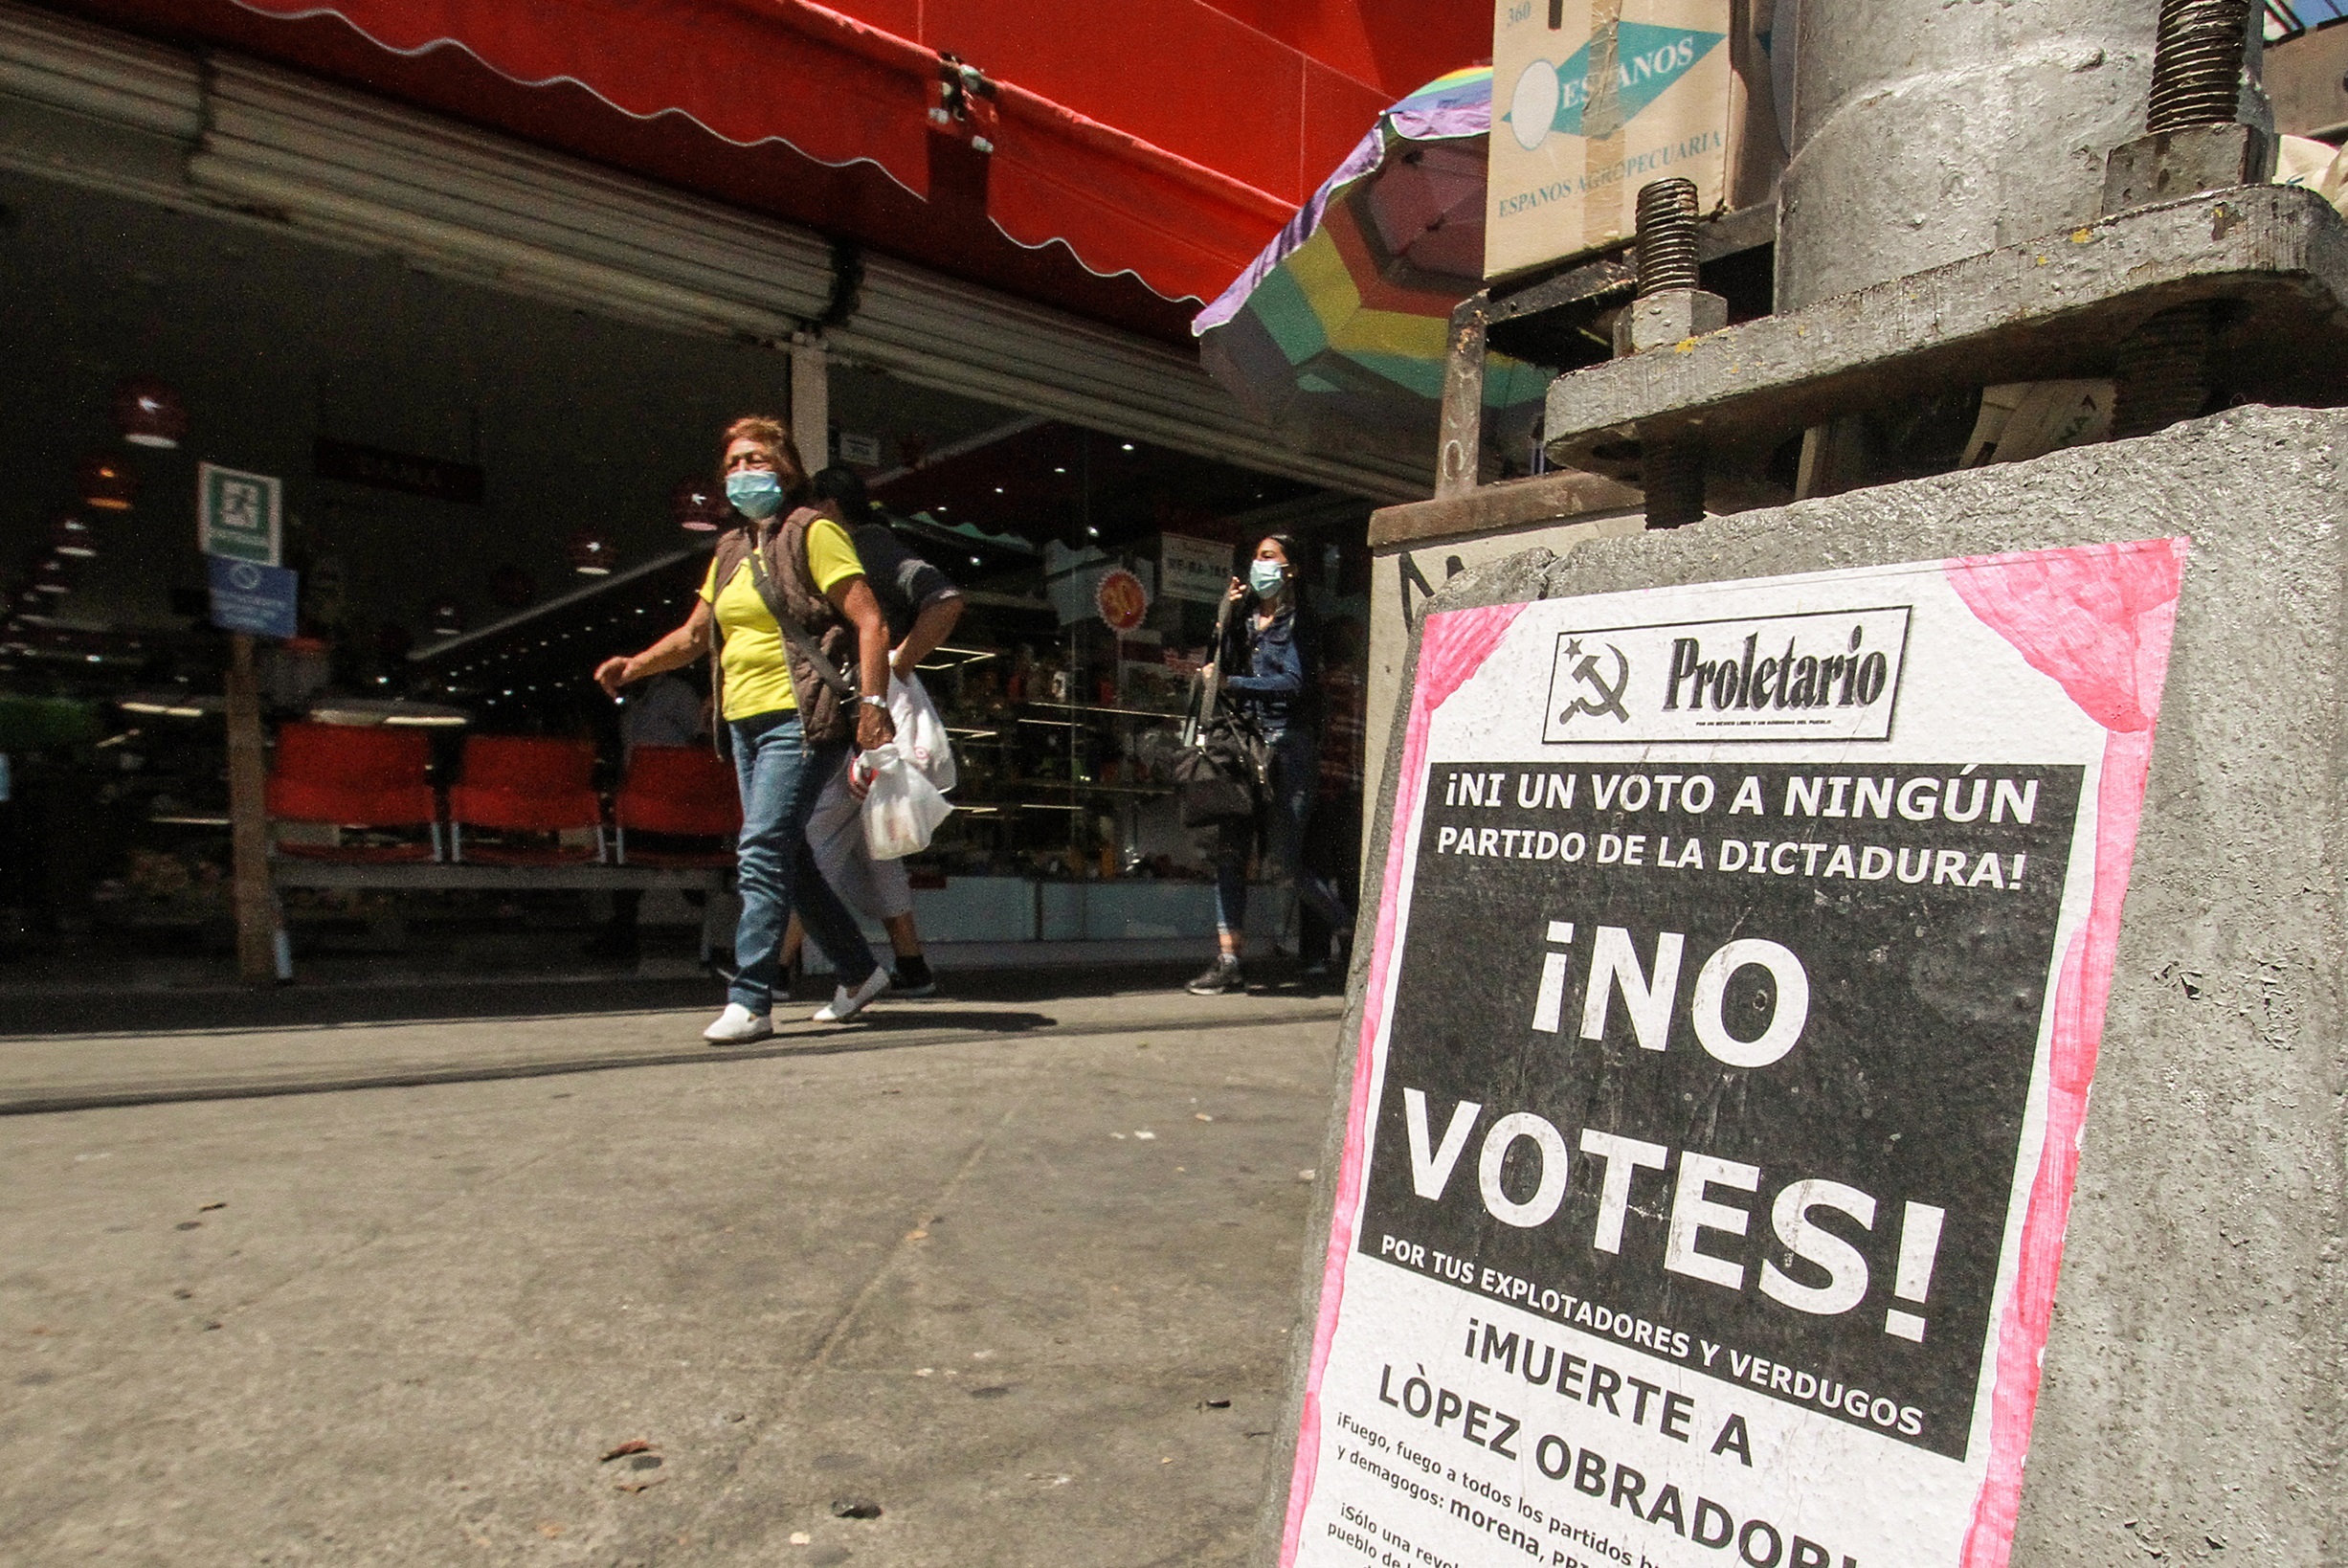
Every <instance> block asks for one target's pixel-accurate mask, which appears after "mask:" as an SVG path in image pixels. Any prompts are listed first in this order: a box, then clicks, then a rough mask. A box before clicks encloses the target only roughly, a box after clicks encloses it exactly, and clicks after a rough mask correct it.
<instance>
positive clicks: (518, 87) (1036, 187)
mask: <svg viewBox="0 0 2348 1568" xmlns="http://www.w3.org/2000/svg"><path fill="white" fill-rule="evenodd" d="M852 3H857V4H858V6H859V9H861V10H864V11H882V12H886V11H890V10H892V9H894V10H903V11H906V12H908V17H907V25H908V26H909V27H910V29H911V30H913V31H916V32H918V31H921V27H922V24H921V21H920V15H921V12H920V11H917V10H916V9H915V8H914V7H912V6H910V5H906V4H902V3H897V0H852ZM1174 5H1180V6H1189V7H1191V9H1192V10H1194V11H1199V10H1201V9H1202V8H1198V7H1196V5H1195V4H1194V3H1193V0H1172V4H1170V5H1169V7H1168V8H1167V9H1169V10H1172V9H1174ZM76 9H78V10H81V11H88V12H92V13H95V14H97V15H100V16H102V17H105V18H107V19H110V20H115V21H118V22H121V21H127V22H130V23H133V24H134V25H136V26H138V27H139V28H140V29H141V30H143V31H145V32H149V33H154V34H164V35H167V36H174V37H178V38H183V39H187V40H189V41H192V42H210V43H222V44H227V45H230V46H232V47H235V48H238V49H241V50H245V51H248V52H251V53H253V54H256V55H258V56H263V57H266V58H271V59H275V60H278V61H280V62H281V63H285V64H288V65H292V66H295V67H297V68H301V69H306V70H310V71H314V72H317V73H319V74H322V75H325V76H328V77H333V78H341V79H344V80H348V81H352V82H355V83H357V84H360V85H363V86H369V87H372V88H375V89H376V90H378V91H382V92H386V93H388V94H391V95H392V96H394V97H398V98H401V99H404V100H407V101H413V102H417V103H421V104H425V105H427V106H429V107H433V108H436V109H438V110H440V111H442V112H446V113H451V114H455V115H457V116H459V117H460V118H463V119H466V120H469V121H472V122H474V123H482V124H487V125H490V126H494V127H496V128H500V129H504V130H508V131H512V132H515V133H517V134H520V135H523V136H526V137H527V138H529V139H531V140H533V141H536V142H539V143H540V144H542V145H550V146H558V147H563V148H566V149H568V150H571V151H575V152H579V153H582V154H584V155H586V156H589V157H592V158H595V159H598V160H599V161H603V162H606V163H610V164H615V165H617V166H619V167H623V168H632V169H635V170H637V171H638V172H642V173H645V174H648V175H651V176H653V177H655V178H659V179H661V180H663V181H665V182H668V183H672V184H676V185H679V186H682V187H684V188H686V189H692V190H701V191H703V192H704V193H707V194H710V195H714V196H718V197H720V198H722V199H725V200H728V201H732V202H735V203H737V204H740V205H743V206H748V207H752V208H756V209H760V210H764V211H768V212H771V213H777V214H779V215H783V216H788V217H792V218H795V219H797V220H798V221H801V222H804V223H807V224H809V225H811V226H813V227H816V228H817V229H820V230H823V231H826V232H829V233H832V234H836V235H841V236H843V237H848V238H855V239H859V240H863V241H867V242H869V243H872V244H874V245H876V246H879V247H880V248H882V249H884V250H890V251H894V252H896V253H898V254H901V255H906V256H908V257H910V258H914V259H917V260H923V261H927V262H928V263H930V264H932V265H936V266H939V267H940V268H941V269H942V270H945V271H948V272H950V273H953V274H955V275H957V276H961V277H965V278H971V279H973V280H977V281H981V282H988V283H992V284H995V286H998V287H1004V288H1007V289H1010V290H1012V291H1014V292H1017V293H1020V294H1024V295H1026V296H1028V297H1030V298H1035V299H1040V300H1044V301H1047V302H1052V303H1055V304H1060V305H1062V306H1064V307H1066V308H1071V309H1076V310H1078V311H1080V312H1083V313H1085V314H1089V315H1093V316H1095V317H1098V318H1101V319H1107V320H1111V321H1115V322H1117V323H1119V324H1120V325H1127V326H1129V327H1133V328H1136V329H1139V330H1143V331H1146V332H1150V333H1152V335H1158V336H1163V337H1167V338H1170V339H1174V338H1177V337H1179V336H1180V335H1182V334H1181V328H1182V325H1183V324H1184V322H1185V321H1186V320H1187V316H1188V311H1189V310H1190V309H1191V308H1195V305H1196V302H1197V301H1200V300H1205V299H1212V298H1213V297H1214V296H1215V295H1216V293H1217V292H1219V290H1220V289H1221V288H1222V287H1223V286H1224V285H1225V284H1226V283H1228V282H1229V281H1230V280H1231V279H1232V278H1233V277H1234V276H1236V275H1237V274H1238V273H1239V271H1240V270H1241V268H1242V267H1244V266H1245V265H1246V264H1247V262H1248V261H1249V259H1250V258H1253V257H1254V255H1255V254H1256V253H1257V252H1258V251H1259V250H1261V249H1262V248H1263V244H1264V243H1265V241H1266V240H1267V239H1268V238H1269V237H1270V236H1271V235H1273V234H1275V233H1276V232H1277V231H1278V230H1279V228H1280V226H1281V224H1282V223H1284V222H1285V221H1286V219H1287V217H1288V216H1289V214H1290V213H1292V212H1293V210H1294V205H1295V201H1296V197H1295V195H1294V194H1293V193H1292V192H1287V191H1285V190H1284V191H1271V190H1263V189H1260V188H1259V187H1258V186H1256V185H1254V184H1251V183H1249V182H1248V181H1246V180H1243V179H1241V178H1238V177H1235V176H1234V175H1232V174H1230V173H1226V172H1223V171H1221V170H1219V169H1218V168H1210V167H1208V166H1207V165H1206V164H1204V163H1201V162H1198V161H1196V159H1194V158H1191V157H1186V156H1183V155H1181V154H1178V153H1176V152H1174V151H1170V150H1168V149H1167V148H1166V147H1165V146H1160V145H1158V144H1156V143H1154V142H1152V141H1149V140H1145V139H1143V138H1142V137H1141V136H1138V135H1134V134H1130V133H1129V132H1127V131H1124V130H1120V129H1117V128H1115V127H1113V126H1111V125H1108V124H1105V123H1102V122H1100V121H1099V120H1096V119H1093V118H1089V117H1087V116H1086V115H1085V114H1082V113H1079V112H1077V111H1076V110H1075V109H1072V108H1070V107H1068V106H1066V104H1065V103H1064V102H1062V101H1056V100H1055V99H1052V98H1046V97H1044V96H1042V95H1041V94H1040V93H1038V92H1035V91H1032V90H1030V89H1028V88H1027V87H1024V86H1022V85H1020V84H1019V83H1018V82H1017V80H997V79H992V78H984V84H983V86H981V85H979V84H978V78H970V77H968V76H966V75H964V74H962V73H959V72H957V70H956V68H955V66H954V64H953V63H951V62H950V60H949V59H948V57H947V56H942V55H940V54H939V53H938V52H937V51H935V50H933V49H931V48H929V47H927V46H926V45H924V44H922V43H918V42H914V41H912V40H911V39H908V38H907V37H905V36H902V35H900V34H897V33H893V32H890V31H887V30H885V29H883V28H882V27H877V26H874V25H872V24H870V23H868V22H865V21H860V20H858V19H856V18H855V17H852V16H849V15H846V14H844V13H842V12H841V11H835V10H832V9H830V8H827V7H824V6H819V5H814V4H810V3H808V0H566V3H565V4H564V5H561V6H548V5H516V4H512V3H511V0H330V3H329V4H326V5H320V4H316V3H314V0H79V3H78V4H77V6H76ZM941 9H944V8H940V7H939V6H937V5H936V4H935V0H932V3H931V5H930V10H932V11H939V10H941ZM1042 9H1043V10H1046V11H1048V10H1049V9H1050V8H1049V7H1045V8H1042ZM1145 9H1146V8H1145ZM1210 14H1211V13H1210ZM1027 20H1028V22H1029V23H1030V24H1031V27H1030V31H1031V32H1032V31H1034V28H1033V26H1032V24H1033V23H1034V21H1035V19H1034V18H1028V19H1027ZM1044 20H1046V21H1048V20H1050V18H1048V17H1046V18H1044ZM1102 25H1103V24H1102V23H1101V22H1100V21H1099V20H1098V19H1097V18H1096V19H1095V20H1094V21H1093V23H1092V28H1093V29H1094V31H1093V32H1092V34H1091V35H1092V37H1093V38H1094V39H1095V40H1100V41H1106V39H1107V34H1103V33H1101V32H1099V31H1098V30H1099V29H1100V28H1101V27H1102ZM1118 27H1119V31H1120V32H1122V31H1123V30H1124V24H1123V23H1122V22H1121V23H1119V24H1118ZM929 31H930V33H932V34H935V33H936V32H937V31H938V28H937V26H936V25H935V19H934V18H933V22H932V26H931V27H930V29H929ZM1247 36H1249V37H1252V38H1261V39H1263V44H1264V45H1265V47H1266V48H1267V49H1268V50H1272V51H1277V52H1279V53H1280V54H1281V55H1282V56H1284V57H1286V59H1288V60H1291V61H1294V62H1301V63H1302V65H1303V66H1305V67H1308V68H1309V69H1308V70H1302V71H1300V70H1297V69H1296V68H1295V66H1293V65H1291V66H1290V67H1287V69H1289V70H1290V73H1291V75H1292V76H1293V77H1294V78H1295V80H1296V86H1295V88H1294V91H1293V94H1292V96H1294V97H1295V98H1296V99H1298V101H1300V102H1301V101H1302V99H1303V96H1304V93H1305V90H1306V87H1307V86H1308V85H1309V84H1311V83H1313V82H1316V81H1318V80H1319V78H1332V79H1334V73H1331V72H1329V71H1328V70H1326V69H1325V68H1322V67H1319V66H1317V65H1315V64H1313V63H1312V62H1310V61H1308V60H1305V59H1304V57H1303V56H1300V55H1296V54H1295V53H1294V52H1293V51H1290V50H1288V49H1287V46H1286V45H1283V44H1279V43H1277V42H1276V41H1274V40H1270V39H1268V38H1263V35H1262V34H1254V33H1252V32H1249V33H1248V34H1247ZM981 41H982V42H1000V43H1002V44H1004V45H1006V46H1007V45H1008V43H1009V42H1010V41H1011V40H1009V39H1007V38H1005V39H1000V40H997V39H992V38H989V39H982V40H981ZM984 63H988V62H974V64H984ZM1045 63H1046V65H1047V66H1049V65H1051V64H1052V63H1054V62H1045ZM1128 69H1131V70H1132V71H1133V72H1134V73H1135V74H1134V75H1132V76H1131V77H1130V78H1121V77H1118V76H1117V75H1116V73H1118V72H1122V71H1126V70H1128ZM1045 74H1046V75H1047V76H1048V75H1049V74H1050V73H1049V70H1048V69H1047V70H1046V71H1045ZM1063 75H1064V72H1063ZM1181 77H1182V72H1181V71H1180V70H1179V69H1175V70H1172V71H1169V72H1166V73H1164V74H1160V75H1152V74H1151V73H1150V72H1149V71H1147V70H1145V69H1143V68H1141V67H1139V66H1136V65H1133V64H1132V62H1126V63H1124V64H1120V63H1118V62H1117V61H1116V60H1114V59H1113V58H1112V59H1109V60H1107V61H1105V62H1104V65H1103V67H1102V70H1101V71H1100V72H1098V73H1094V74H1093V75H1092V76H1091V77H1089V78H1087V79H1086V80H1085V82H1081V83H1079V85H1080V86H1092V87H1095V88H1097V90H1096V91H1095V92H1094V95H1093V96H1094V98H1095V99H1096V100H1097V101H1103V102H1115V101H1127V100H1130V99H1131V98H1132V96H1133V95H1136V94H1146V93H1165V92H1172V91H1179V90H1180V89H1179V82H1180V79H1181ZM966 81H968V82H969V83H970V85H971V87H972V88H973V89H974V90H972V91H963V92H961V93H960V96H959V98H958V99H957V90H958V89H959V88H960V87H961V86H962V84H963V83H964V82H966ZM1127 82H1129V86H1128V85H1124V84H1125V83H1127ZM1054 85H1055V87H1056V88H1061V87H1062V83H1061V82H1059V81H1058V80H1055V82H1054ZM1316 91H1317V92H1318V95H1319V96H1318V101H1319V102H1320V104H1321V109H1322V113H1323V115H1324V117H1325V118H1329V119H1331V122H1332V123H1331V131H1330V133H1329V134H1325V135H1323V136H1321V137H1320V140H1331V139H1332V137H1333V136H1334V134H1335V132H1336V130H1337V129H1338V128H1339V127H1340V126H1342V127H1343V131H1344V135H1345V137H1346V138H1347V144H1346V145H1350V140H1351V139H1352V138H1353V137H1357V136H1358V134H1359V126H1358V125H1357V124H1353V121H1355V120H1356V119H1361V118H1363V117H1362V116H1360V115H1356V114H1355V113H1354V112H1353V111H1354V108H1355V105H1353V103H1352V101H1351V100H1352V98H1353V97H1354V96H1360V97H1362V98H1363V99H1364V100H1365V101H1369V102H1371V103H1372V104H1373V107H1372V108H1371V109H1370V110H1369V111H1367V112H1371V113H1374V112H1375V101H1376V100H1377V93H1376V91H1375V90H1374V89H1369V88H1364V87H1360V86H1359V85H1358V84H1355V83H1353V82H1351V81H1350V80H1347V81H1345V82H1344V90H1343V91H1341V92H1340V91H1336V90H1333V89H1330V88H1328V87H1327V86H1326V85H1323V86H1321V87H1319V88H1317V89H1316ZM1119 93H1122V94H1123V95H1124V97H1123V98H1119V97H1118V96H1117V95H1118V94H1119ZM1213 107H1214V110H1215V113H1216V116H1217V118H1221V117H1224V116H1226V115H1227V113H1228V106H1227V105H1222V104H1216V105H1214V106H1213ZM1291 107H1293V106H1291ZM613 111H617V112H616V113H614V112H613ZM941 114H943V115H944V116H945V118H944V119H943V121H941V120H940V118H939V117H940V115H941ZM1201 117H1202V114H1201V112H1193V113H1192V114H1191V115H1190V118H1189V119H1188V120H1187V121H1179V120H1178V121H1176V122H1174V128H1175V129H1177V130H1193V129H1195V127H1196V125H1197V123H1198V122H1199V120H1200V119H1201ZM1290 118H1291V119H1294V120H1298V121H1299V122H1300V123H1301V118H1302V116H1301V110H1299V111H1298V112H1297V113H1296V114H1294V115H1291V116H1290ZM1364 123H1366V120H1365V121H1364ZM1230 134H1231V136H1232V137H1233V138H1235V139H1238V140H1237V141H1235V142H1234V146H1235V149H1236V148H1237V147H1238V146H1239V143H1240V142H1241V141H1244V140H1245V139H1246V138H1248V137H1249V136H1250V135H1252V134H1253V133H1252V132H1251V129H1250V127H1248V126H1246V125H1244V124H1235V125H1233V126H1231V128H1230ZM1300 135H1301V131H1300V129H1299V128H1298V126H1297V125H1291V126H1290V127H1289V129H1288V132H1287V137H1288V141H1287V146H1288V147H1289V151H1288V152H1287V153H1286V154H1283V155H1281V156H1283V157H1286V158H1287V159H1289V160H1291V161H1293V162H1294V163H1296V165H1297V166H1298V167H1299V168H1300V169H1301V168H1303V167H1304V165H1305V164H1306V163H1307V162H1308V161H1312V162H1317V161H1318V155H1317V153H1314V152H1303V153H1300V152H1299V151H1298V150H1297V149H1298V146H1299V142H1298V137H1299V136H1300ZM710 137H714V138H716V139H718V141H717V143H715V144H713V143H712V142H711V141H710V140H709V138H710ZM1190 140H1191V141H1192V143H1193V144H1194V145H1195V146H1197V147H1198V148H1199V149H1200V150H1206V149H1208V148H1209V147H1210V146H1211V145H1212V139H1211V138H1201V137H1199V136H1197V135H1196V134H1194V135H1192V136H1191V137H1190ZM718 144H723V145H718ZM1246 150H1247V151H1248V152H1249V153H1250V154H1251V155H1256V156H1258V157H1259V162H1260V167H1266V168H1268V167H1270V165H1268V164H1262V161H1261V153H1262V150H1263V149H1262V146H1261V140H1260V138H1259V139H1258V140H1257V141H1256V142H1254V143H1250V144H1249V145H1248V146H1247V148H1246ZM1240 161H1241V162H1244V160H1243V159H1241V160H1240ZM1278 161H1279V160H1278V159H1277V158H1276V159H1274V160H1272V163H1273V164H1276V163H1277V162H1278ZM1300 177H1301V176H1300ZM1314 177H1315V178H1317V175H1315V176H1314ZM1284 183H1286V182H1284ZM980 213H983V214H984V216H985V217H986V218H988V219H990V220H991V227H992V229H993V230H994V231H995V234H985V233H979V234H973V227H972V224H971V222H970V220H971V218H973V217H974V216H977V215H978V214H980ZM997 236H999V237H997ZM1137 283H1138V284H1139V285H1140V287H1136V284H1137ZM1144 289H1146V290H1147V291H1148V292H1147V293H1146V294H1145V293H1144V292H1143V290H1144Z"/></svg>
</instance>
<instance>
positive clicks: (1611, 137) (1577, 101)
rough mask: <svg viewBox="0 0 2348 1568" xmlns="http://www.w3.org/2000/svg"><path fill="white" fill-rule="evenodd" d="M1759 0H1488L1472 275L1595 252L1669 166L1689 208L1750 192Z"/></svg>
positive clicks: (1762, 86) (1613, 241)
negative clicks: (1485, 152) (1480, 264)
mask: <svg viewBox="0 0 2348 1568" xmlns="http://www.w3.org/2000/svg"><path fill="white" fill-rule="evenodd" d="M1765 9H1770V8H1768V6H1767V0H1760V3H1758V4H1753V3H1747V0H1498V3H1497V6H1496V8H1495V11H1494V13H1493V30H1492V134H1491V153H1490V158H1491V167H1490V173H1489V178H1488V179H1487V183H1486V189H1485V220H1486V221H1485V239H1484V274H1485V276H1486V277H1487V278H1504V277H1507V276H1509V275H1510V274H1513V273H1519V272H1523V271H1525V270H1526V269H1527V268H1530V267H1535V266H1539V265H1541V264H1543V263H1545V262H1550V261H1555V260H1559V259H1562V258H1568V257H1573V256H1577V255H1580V254H1582V253H1585V252H1590V251H1598V250H1603V249H1606V248H1608V247H1610V246H1614V245H1618V244H1620V243H1621V242H1622V241H1623V240H1625V239H1627V238H1629V237H1630V235H1632V233H1633V232H1634V230H1635V229H1636V227H1637V224H1636V217H1635V213H1636V209H1637V200H1638V193H1639V188H1640V187H1641V186H1643V185H1645V184H1647V183H1648V182H1649V181H1652V180H1660V179H1665V178H1667V177H1669V176H1671V175H1682V176H1685V177H1686V178H1688V179H1691V180H1693V181H1695V182H1696V191H1697V205H1698V211H1700V212H1704V213H1711V212H1715V211H1718V210H1719V209H1721V208H1723V207H1724V206H1731V205H1734V206H1743V205H1746V204H1748V203H1749V202H1751V201H1755V200H1766V199H1768V197H1769V194H1770V193H1771V192H1772V191H1773V190H1774V187H1775V183H1776V177H1777V173H1778V168H1781V167H1782V165H1783V162H1784V156H1783V152H1782V150H1781V149H1780V148H1779V146H1778V129H1777V123H1776V115H1775V113H1774V111H1773V110H1771V109H1770V108H1769V106H1768V99H1767V93H1768V82H1769V70H1768V62H1767V58H1766V56H1764V55H1762V54H1761V53H1760V50H1761V48H1762V47H1764V46H1765V43H1766V40H1767V39H1768V37H1769V33H1768V31H1767V28H1766V22H1767V20H1768V18H1767V17H1765V16H1763V17H1759V18H1756V17H1755V11H1760V10H1765Z"/></svg>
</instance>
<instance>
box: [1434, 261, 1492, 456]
mask: <svg viewBox="0 0 2348 1568" xmlns="http://www.w3.org/2000/svg"><path fill="white" fill-rule="evenodd" d="M1490 308H1491V296H1489V295H1488V294H1471V295H1469V296H1468V297H1467V298H1466V299H1465V300H1462V301H1461V302H1459V306H1458V308H1457V309H1455V310H1453V311H1452V312H1451V347H1450V351H1449V352H1448V353H1447V354H1446V355H1445V356H1444V359H1443V406H1442V426H1441V428H1440V429H1439V430H1438V432H1437V433H1436V437H1435V452H1436V458H1435V494H1436V497H1437V498H1438V499H1439V500H1440V499H1442V498H1443V497H1446V496H1458V495H1465V494H1466V493H1467V492H1468V491H1470V490H1472V489H1474V488H1475V487H1476V485H1477V483H1478V482H1479V481H1480V480H1481V479H1482V478H1483V468H1484V328H1485V324H1486V321H1487V317H1488V314H1489V311H1490Z"/></svg>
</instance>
